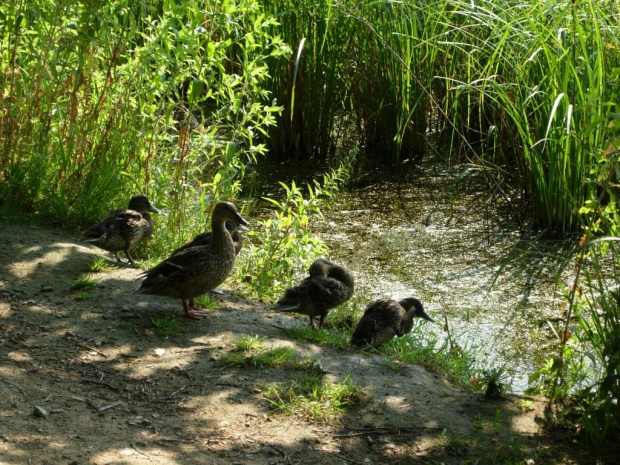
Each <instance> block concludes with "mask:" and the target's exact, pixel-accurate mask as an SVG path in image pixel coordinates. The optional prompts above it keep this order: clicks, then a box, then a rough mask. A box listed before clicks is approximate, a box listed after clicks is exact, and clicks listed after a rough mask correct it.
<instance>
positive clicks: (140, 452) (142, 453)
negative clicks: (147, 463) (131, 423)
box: [129, 442, 151, 459]
mask: <svg viewBox="0 0 620 465" xmlns="http://www.w3.org/2000/svg"><path fill="white" fill-rule="evenodd" d="M129 444H131V447H133V449H134V450H135V451H136V452H137V453H138V454H140V455H144V456H145V457H146V458H147V459H150V458H151V457H150V456H149V455H148V454H145V453H144V452H142V451H141V450H140V449H138V448H137V447H136V446H135V444H134V443H133V442H130V443H129Z"/></svg>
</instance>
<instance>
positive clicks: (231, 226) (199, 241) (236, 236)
mask: <svg viewBox="0 0 620 465" xmlns="http://www.w3.org/2000/svg"><path fill="white" fill-rule="evenodd" d="M224 224H225V226H226V229H227V230H228V232H229V233H230V237H232V240H233V244H234V245H235V255H239V252H241V247H242V245H243V236H242V235H241V234H240V233H239V231H247V230H248V228H246V227H245V226H242V225H238V224H237V223H236V222H234V221H227V222H226V223H224ZM212 235H213V234H212V233H211V232H210V231H208V232H203V233H200V234H198V235H197V236H194V238H193V239H192V240H191V241H189V242H188V243H186V244H183V245H182V246H181V247H179V248H178V249H175V250H174V251H173V252H172V253H171V254H170V255H174V254H176V253H178V252H180V251H181V250H185V249H189V248H190V247H196V246H197V245H207V244H209V243H210V242H211V237H212Z"/></svg>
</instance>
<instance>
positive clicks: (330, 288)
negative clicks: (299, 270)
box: [273, 258, 354, 329]
mask: <svg viewBox="0 0 620 465" xmlns="http://www.w3.org/2000/svg"><path fill="white" fill-rule="evenodd" d="M308 272H309V274H310V276H308V277H307V278H305V279H304V280H303V281H302V282H301V283H299V284H298V285H297V286H294V287H291V288H290V289H287V290H286V291H285V292H284V295H283V296H282V297H280V299H279V300H278V302H277V303H276V305H275V306H274V307H273V309H274V310H276V311H281V312H296V313H302V314H304V315H308V316H309V317H310V326H311V327H312V329H314V317H315V316H318V317H319V328H321V327H322V326H323V320H324V319H325V317H326V316H327V313H328V312H329V310H330V309H332V308H334V307H337V306H338V305H340V304H343V303H344V302H346V301H347V300H349V299H350V298H351V296H352V295H353V290H354V280H353V276H352V275H351V273H350V272H349V271H348V270H347V269H346V268H345V267H343V266H340V265H337V264H335V263H334V262H331V261H329V260H327V259H324V258H321V259H318V260H316V261H314V262H313V263H312V265H310V268H309V270H308Z"/></svg>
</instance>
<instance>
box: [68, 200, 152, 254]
mask: <svg viewBox="0 0 620 465" xmlns="http://www.w3.org/2000/svg"><path fill="white" fill-rule="evenodd" d="M148 212H153V213H161V211H159V210H158V209H157V208H155V207H154V206H153V205H151V202H149V199H148V198H146V196H144V195H134V196H133V197H131V200H129V206H128V207H127V208H126V209H123V208H121V209H118V210H114V211H113V212H111V213H110V215H109V216H108V217H107V218H106V219H105V220H102V221H100V222H99V223H96V224H94V225H93V226H91V228H90V229H89V230H88V231H86V232H85V233H84V236H82V238H81V239H80V241H82V242H89V243H91V244H94V245H96V246H97V247H99V248H101V249H103V250H107V251H108V252H114V256H115V257H116V261H117V262H122V260H121V258H120V257H119V256H118V252H119V250H123V251H125V255H126V256H127V260H128V261H129V263H131V264H132V265H133V264H134V261H133V258H132V256H131V253H130V252H129V249H130V248H131V246H132V245H133V244H135V243H136V242H139V241H143V240H144V239H147V238H149V237H150V236H151V235H152V234H153V221H152V220H151V215H149V214H148Z"/></svg>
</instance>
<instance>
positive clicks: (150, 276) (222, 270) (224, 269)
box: [136, 202, 249, 319]
mask: <svg viewBox="0 0 620 465" xmlns="http://www.w3.org/2000/svg"><path fill="white" fill-rule="evenodd" d="M226 221H234V222H236V223H238V224H240V225H242V226H249V223H248V222H247V221H245V220H244V219H243V218H242V217H241V215H239V212H238V211H237V209H236V208H235V206H234V205H233V204H232V203H230V202H220V203H218V204H217V205H216V206H215V208H214V210H213V215H212V218H211V240H210V241H209V242H208V243H207V244H204V245H196V246H193V247H190V246H188V247H183V248H181V249H180V250H179V249H177V251H175V252H173V253H172V254H171V255H170V257H168V258H167V259H166V260H164V261H163V262H161V263H160V264H159V265H157V266H155V267H153V268H151V269H150V270H147V271H145V272H144V275H145V276H146V279H145V280H144V281H143V282H142V285H141V286H140V289H138V290H137V291H136V293H138V294H154V295H162V296H169V297H176V298H179V299H181V303H182V304H183V309H184V311H185V314H186V315H187V316H188V317H190V318H195V319H199V318H200V316H201V315H203V314H206V313H207V312H206V311H204V310H202V309H198V308H196V307H194V297H198V296H200V295H202V294H206V293H207V292H209V291H211V290H213V289H214V288H215V287H217V286H218V285H220V284H221V283H222V282H223V281H224V280H225V279H226V278H227V277H228V275H229V274H230V272H231V270H232V268H233V265H234V263H235V258H236V253H235V245H234V243H233V239H232V237H231V235H230V233H229V232H228V231H227V229H226V227H225V222H226ZM187 301H189V303H188V302H187Z"/></svg>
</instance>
